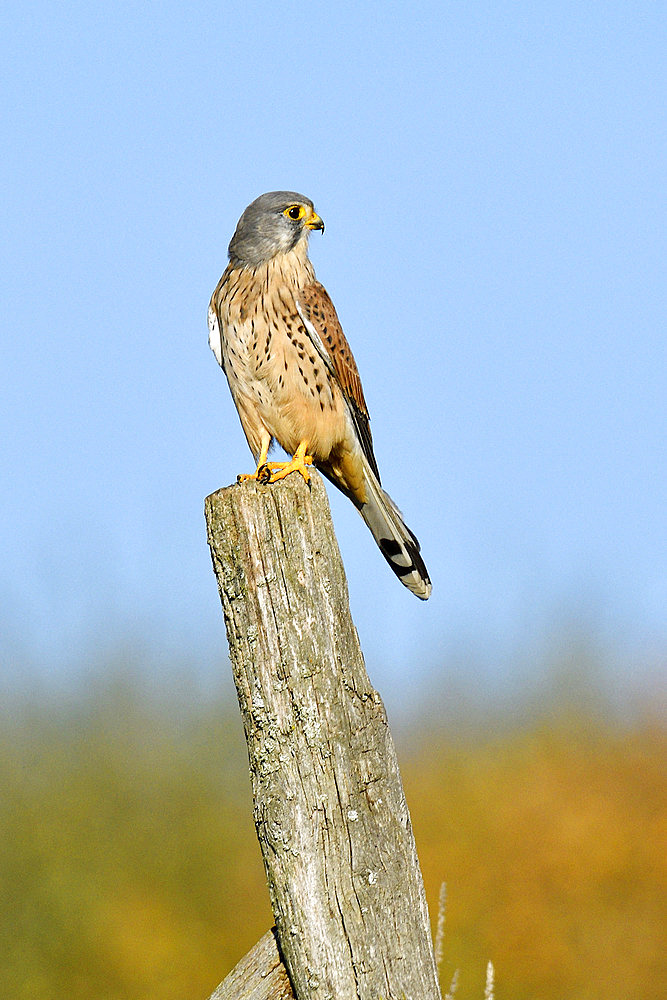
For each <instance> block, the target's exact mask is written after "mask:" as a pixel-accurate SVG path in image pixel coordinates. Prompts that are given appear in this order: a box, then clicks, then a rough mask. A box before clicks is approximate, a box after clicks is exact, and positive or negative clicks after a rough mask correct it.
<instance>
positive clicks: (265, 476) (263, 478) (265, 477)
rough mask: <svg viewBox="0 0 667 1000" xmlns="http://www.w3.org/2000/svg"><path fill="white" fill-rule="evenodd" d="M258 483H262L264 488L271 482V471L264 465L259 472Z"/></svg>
mask: <svg viewBox="0 0 667 1000" xmlns="http://www.w3.org/2000/svg"><path fill="white" fill-rule="evenodd" d="M257 482H258V483H261V484H262V485H263V486H265V485H266V484H267V483H270V482H271V469H270V468H269V467H268V465H262V466H261V467H260V468H259V469H258V470H257Z"/></svg>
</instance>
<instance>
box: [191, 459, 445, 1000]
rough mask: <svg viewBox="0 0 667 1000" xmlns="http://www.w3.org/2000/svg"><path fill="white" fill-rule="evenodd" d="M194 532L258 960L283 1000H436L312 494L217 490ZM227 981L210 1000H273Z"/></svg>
mask: <svg viewBox="0 0 667 1000" xmlns="http://www.w3.org/2000/svg"><path fill="white" fill-rule="evenodd" d="M206 521H207V526H208V540H209V545H210V548H211V554H212V558H213V567H214V570H215V574H216V577H217V580H218V587H219V591H220V598H221V601H222V607H223V611H224V617H225V623H226V626H227V636H228V639H229V648H230V657H231V661H232V668H233V671H234V680H235V682H236V689H237V693H238V698H239V705H240V708H241V714H242V716H243V724H244V728H245V735H246V740H247V743H248V757H249V762H250V774H251V780H252V792H253V800H254V818H255V825H256V828H257V836H258V838H259V843H260V846H261V849H262V854H263V857H264V865H265V868H266V874H267V879H268V885H269V891H270V894H271V903H272V907H273V913H274V917H275V922H276V930H275V940H274V943H273V944H272V943H271V941H270V940H269V936H268V935H266V936H265V938H263V939H262V942H264V945H265V950H267V949H268V951H267V955H269V957H268V959H267V960H266V961H267V962H268V965H270V966H271V968H274V970H275V966H276V955H277V956H278V957H279V959H280V960H282V962H283V963H284V966H285V967H286V970H287V973H288V976H289V982H290V984H291V988H292V990H293V994H294V996H295V997H296V998H297V1000H381V998H382V1000H440V991H439V987H438V981H437V972H436V967H435V961H434V957H433V947H432V943H431V935H430V927H429V919H428V911H427V907H426V900H425V896H424V888H423V883H422V877H421V873H420V870H419V862H418V860H417V853H416V850H415V844H414V838H413V835H412V828H411V826H410V817H409V814H408V809H407V805H406V802H405V796H404V794H403V788H402V785H401V780H400V775H399V771H398V765H397V761H396V753H395V749H394V744H393V741H392V738H391V733H390V731H389V727H388V724H387V717H386V714H385V710H384V706H383V704H382V701H381V699H380V696H379V694H378V693H377V692H376V691H375V690H374V689H373V687H372V686H371V683H370V681H369V678H368V675H367V673H366V669H365V666H364V661H363V657H362V654H361V649H360V647H359V640H358V637H357V633H356V630H355V628H354V625H353V623H352V619H351V616H350V610H349V604H348V594H347V583H346V580H345V574H344V571H343V566H342V562H341V558H340V553H339V551H338V545H337V542H336V538H335V535H334V530H333V525H332V522H331V514H330V511H329V504H328V500H327V496H326V491H325V489H324V485H323V483H322V480H321V479H320V477H319V475H318V474H317V473H315V474H314V475H313V477H312V480H311V484H310V486H309V485H306V483H304V481H303V479H302V478H301V476H299V475H292V476H289V477H288V478H287V479H286V480H284V481H282V482H280V483H276V484H274V485H272V486H262V485H259V484H257V483H255V482H247V483H244V484H242V485H234V486H230V487H228V488H227V489H223V490H220V491H218V492H217V493H214V494H213V495H212V496H210V497H208V498H207V500H206ZM369 553H370V554H369V558H371V557H372V556H373V552H372V551H371V550H369ZM375 570H376V571H377V572H378V573H381V572H385V571H386V567H385V566H384V565H383V563H382V561H381V560H380V561H379V562H378V564H377V566H376V567H375V568H374V570H373V571H372V572H371V571H370V570H369V576H370V577H371V578H372V575H373V572H374V571H375ZM262 942H260V945H261V944H262ZM259 947H260V946H259V945H258V946H256V948H255V949H253V952H255V951H257V949H258V948H259ZM253 952H251V953H250V955H249V956H248V959H250V958H251V956H252V955H253ZM244 962H246V960H244V961H243V962H241V963H239V966H237V969H236V970H234V972H233V973H231V974H230V977H228V980H230V979H231V977H233V976H234V975H235V974H237V973H239V970H242V969H244V968H245V966H244ZM260 964H261V962H260ZM267 971H268V967H267ZM247 978H248V977H247V975H246V979H247ZM250 978H252V977H250ZM260 978H261V977H260V974H259V973H258V974H257V980H259V979H260ZM242 979H243V976H241V978H240V979H238V978H237V985H236V986H233V984H232V982H231V981H230V982H229V983H228V980H225V982H223V983H222V984H221V986H220V987H218V990H217V991H216V993H215V994H214V997H215V998H216V1000H223V998H225V997H230V998H231V997H232V996H234V997H235V998H240V997H250V996H252V997H256V998H259V997H260V996H263V997H269V996H274V995H275V996H283V995H285V994H284V993H282V994H281V993H275V994H272V993H270V992H263V993H262V992H261V991H260V992H249V991H248V990H246V992H244V991H243V989H242V988H241V987H240V986H239V985H238V983H239V982H241V981H242ZM257 980H256V981H255V982H254V985H253V989H254V988H255V987H257V986H258V981H257ZM226 984H228V992H224V990H225V987H226ZM283 986H284V980H283ZM267 988H268V984H267ZM280 988H283V987H280ZM229 989H233V991H234V992H229ZM286 995H288V996H289V994H286Z"/></svg>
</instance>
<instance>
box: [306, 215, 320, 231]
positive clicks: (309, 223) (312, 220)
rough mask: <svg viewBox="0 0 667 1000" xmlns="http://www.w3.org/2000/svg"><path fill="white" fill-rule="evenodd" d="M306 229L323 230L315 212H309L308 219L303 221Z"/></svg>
mask: <svg viewBox="0 0 667 1000" xmlns="http://www.w3.org/2000/svg"><path fill="white" fill-rule="evenodd" d="M305 226H306V229H319V230H321V232H324V223H323V222H322V220H321V219H320V217H319V215H318V214H317V212H311V213H310V216H309V217H308V219H306V222H305Z"/></svg>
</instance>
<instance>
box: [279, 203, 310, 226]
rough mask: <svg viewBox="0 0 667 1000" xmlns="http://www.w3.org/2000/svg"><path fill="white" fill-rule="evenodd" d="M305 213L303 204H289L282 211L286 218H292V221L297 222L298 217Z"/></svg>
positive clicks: (300, 217) (301, 217)
mask: <svg viewBox="0 0 667 1000" xmlns="http://www.w3.org/2000/svg"><path fill="white" fill-rule="evenodd" d="M305 214H306V210H305V208H304V207H303V205H290V206H289V207H288V208H286V209H285V211H284V212H283V215H286V216H287V218H288V219H291V220H292V222H298V221H299V219H303V217H304V215H305Z"/></svg>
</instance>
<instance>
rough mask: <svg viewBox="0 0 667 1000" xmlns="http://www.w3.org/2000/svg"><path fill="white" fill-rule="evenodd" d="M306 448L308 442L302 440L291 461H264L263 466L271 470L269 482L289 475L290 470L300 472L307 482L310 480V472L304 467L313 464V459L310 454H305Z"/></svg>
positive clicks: (274, 481) (275, 481)
mask: <svg viewBox="0 0 667 1000" xmlns="http://www.w3.org/2000/svg"><path fill="white" fill-rule="evenodd" d="M307 448H308V442H307V441H302V442H301V443H300V445H299V447H298V448H297V449H296V451H295V452H294V458H293V459H292V460H291V462H267V463H265V468H267V469H269V470H270V472H271V478H270V480H269V482H270V483H277V482H278V480H279V479H284V478H285V477H286V476H289V474H290V472H300V473H301V475H302V476H303V478H304V479H305V480H306V482H307V483H309V482H310V473H309V472H308V469H307V468H306V466H307V465H312V464H313V459H312V456H311V455H306V450H307Z"/></svg>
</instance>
